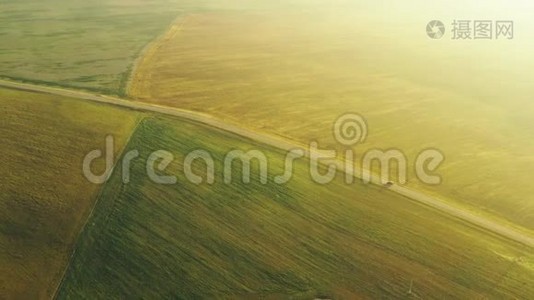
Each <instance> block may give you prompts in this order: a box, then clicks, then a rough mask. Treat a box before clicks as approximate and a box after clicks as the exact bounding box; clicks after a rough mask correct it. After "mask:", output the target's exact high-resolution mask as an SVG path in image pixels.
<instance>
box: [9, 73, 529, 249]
mask: <svg viewBox="0 0 534 300" xmlns="http://www.w3.org/2000/svg"><path fill="white" fill-rule="evenodd" d="M0 87H5V88H11V89H17V90H21V91H29V92H37V93H45V94H53V95H60V96H65V97H71V98H77V99H83V100H88V101H92V102H95V103H101V104H108V105H113V106H117V107H122V108H126V109H131V110H136V111H145V112H152V113H156V114H162V115H167V116H172V117H177V118H181V119H186V120H190V121H194V122H197V123H200V124H204V125H208V126H211V127H214V128H218V129H220V130H224V131H227V132H230V133H233V134H236V135H239V136H242V137H245V138H248V139H251V140H253V141H255V142H258V143H261V144H264V145H268V146H271V147H274V148H278V149H281V150H284V151H290V150H293V149H295V148H302V146H301V145H299V143H297V142H295V141H292V140H287V139H285V138H283V137H280V136H274V135H270V134H266V133H260V132H257V131H254V130H251V129H248V128H246V127H243V126H239V125H236V124H231V123H228V122H226V121H223V120H220V119H217V118H215V117H213V116H211V115H208V114H203V113H199V112H195V111H190V110H185V109H180V108H173V107H167V106H161V105H156V104H149V103H143V102H135V101H132V100H126V99H122V98H117V97H111V96H105V95H97V94H91V93H87V92H82V91H75V90H66V89H60V88H51V87H46V86H36V85H31V84H24V83H16V82H9V81H3V80H0ZM305 152H306V157H308V158H309V157H310V152H309V151H308V150H307V151H305ZM335 164H336V166H337V167H338V170H340V171H343V172H345V173H346V169H345V165H344V162H343V161H336V162H335ZM356 169H357V168H356ZM358 171H359V170H358ZM364 174H365V175H369V177H370V178H371V183H373V184H376V185H379V186H382V183H381V180H380V178H379V177H378V176H376V175H374V174H372V173H370V172H369V171H367V170H362V172H354V176H355V177H356V178H357V179H360V180H361V179H362V178H363V175H364ZM388 190H390V191H392V192H395V193H397V194H399V195H402V196H404V197H405V198H407V199H410V200H412V201H414V202H417V203H419V204H422V205H426V206H429V207H432V208H434V209H436V210H438V211H440V212H442V213H445V214H447V215H449V216H452V217H456V218H458V219H461V220H463V221H466V222H468V223H471V224H472V225H475V226H477V227H479V228H481V229H484V230H487V231H489V232H492V233H494V234H496V235H499V236H501V237H504V238H508V239H509V240H512V241H515V242H518V243H520V244H523V245H525V246H528V247H531V248H534V237H532V236H531V235H530V234H527V233H526V232H521V231H519V230H516V229H514V228H513V227H511V226H508V225H503V224H500V223H497V222H495V221H492V220H491V219H488V218H485V217H483V216H479V215H476V214H474V213H472V212H469V211H467V210H464V209H460V208H458V207H455V206H453V205H451V204H448V203H446V202H445V201H442V200H439V199H437V198H434V197H431V196H428V195H425V194H423V193H420V192H417V191H415V190H412V189H410V188H407V187H403V186H398V185H394V186H392V187H389V188H388Z"/></svg>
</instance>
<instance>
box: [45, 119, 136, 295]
mask: <svg viewBox="0 0 534 300" xmlns="http://www.w3.org/2000/svg"><path fill="white" fill-rule="evenodd" d="M145 118H146V116H139V118H138V120H137V122H136V124H135V126H134V127H133V128H132V131H131V134H130V135H129V136H128V138H127V139H126V141H125V143H124V146H123V148H122V149H121V150H120V151H119V153H118V154H117V156H116V160H115V161H114V162H113V166H112V168H111V172H110V175H109V177H110V178H111V176H113V173H114V172H115V170H116V166H117V164H118V163H119V162H120V161H121V159H122V156H123V155H124V152H125V151H126V149H128V146H129V145H130V141H131V139H132V137H133V136H134V135H135V133H136V132H137V129H138V128H139V126H140V125H141V123H142V122H143V120H144V119H145ZM106 184H107V182H106V183H104V184H102V185H101V186H100V189H99V191H98V194H97V196H96V198H95V200H94V201H93V205H92V206H91V210H90V211H89V214H88V215H87V218H86V219H85V222H84V223H83V224H82V225H81V226H80V231H79V232H78V234H77V236H76V239H75V240H74V244H73V248H72V252H71V254H70V256H69V259H68V261H67V265H66V266H65V269H64V270H63V272H62V273H63V274H62V276H61V279H60V280H59V283H58V285H57V288H56V289H55V292H54V295H53V297H52V299H57V297H58V296H59V291H60V290H61V287H62V286H63V283H64V281H65V277H66V276H67V273H68V271H69V269H70V267H71V264H72V262H73V260H74V258H75V256H76V250H77V248H78V244H79V243H80V239H81V238H82V236H83V233H84V231H85V230H86V228H87V225H88V224H89V221H90V220H91V219H92V218H93V215H94V212H95V209H96V207H97V205H98V203H99V202H100V199H101V198H102V194H103V192H104V189H105V187H106Z"/></svg>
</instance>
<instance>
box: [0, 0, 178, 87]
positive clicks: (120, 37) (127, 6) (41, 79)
mask: <svg viewBox="0 0 534 300" xmlns="http://www.w3.org/2000/svg"><path fill="white" fill-rule="evenodd" d="M175 2H176V1H172V0H157V1H150V2H148V1H141V0H133V1H124V0H110V1H79V0H76V1H68V0H32V1H0V6H1V10H2V15H3V18H2V19H3V20H2V26H0V39H1V40H2V43H1V44H0V61H2V63H1V64H0V76H1V77H5V78H9V79H14V80H19V81H27V82H33V83H39V84H48V85H57V86H63V87H69V88H77V89H86V90H93V91H98V92H102V93H108V94H119V95H122V94H124V93H123V91H124V87H125V86H126V82H127V80H128V77H129V74H130V71H131V67H132V65H133V63H134V61H135V59H136V57H137V56H138V55H139V54H140V53H141V51H142V50H143V48H144V47H145V46H146V45H147V44H149V43H150V42H151V41H152V40H153V39H154V38H156V37H157V36H158V35H159V34H160V33H161V32H164V31H165V30H166V28H167V27H168V26H169V25H170V24H171V23H172V21H173V20H174V19H175V18H176V17H178V16H179V15H180V13H181V10H180V7H179V6H176V5H175V6H174V7H173V6H172V5H171V4H172V3H175Z"/></svg>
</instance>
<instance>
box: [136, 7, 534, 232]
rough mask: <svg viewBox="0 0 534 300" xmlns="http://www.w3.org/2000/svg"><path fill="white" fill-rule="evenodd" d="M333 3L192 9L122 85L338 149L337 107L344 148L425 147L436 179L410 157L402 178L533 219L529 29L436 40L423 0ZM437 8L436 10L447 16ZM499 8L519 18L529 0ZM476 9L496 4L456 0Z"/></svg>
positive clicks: (469, 204) (489, 211)
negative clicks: (356, 119) (437, 161)
mask: <svg viewBox="0 0 534 300" xmlns="http://www.w3.org/2000/svg"><path fill="white" fill-rule="evenodd" d="M335 3H338V5H337V6H336V5H323V6H320V5H309V6H306V9H270V10H268V9H265V10H256V11H247V12H234V11H210V12H205V13H198V14H195V15H191V16H189V18H188V19H187V20H186V22H185V23H184V24H183V28H182V30H181V31H180V32H179V33H177V34H175V35H173V37H172V38H170V39H165V40H164V41H162V42H161V43H159V44H158V46H157V48H154V49H155V50H154V54H153V55H152V56H151V57H150V58H149V59H146V60H145V61H144V63H143V64H141V65H140V66H139V67H138V69H137V73H136V74H134V77H133V81H132V83H133V84H132V87H131V89H130V90H129V95H130V96H131V97H133V98H137V99H138V100H140V101H146V102H153V103H158V104H162V105H168V106H174V107H180V108H186V109H192V110H196V111H201V112H205V113H209V114H212V115H215V116H217V117H219V118H222V119H225V120H227V121H229V122H234V123H236V124H239V125H240V126H246V127H249V128H253V129H256V130H259V131H264V132H269V133H272V134H277V135H282V136H284V137H287V138H290V139H293V140H296V141H299V142H302V143H305V144H307V143H309V142H310V141H312V140H315V141H319V142H320V145H321V146H323V147H324V148H330V149H332V148H333V149H338V150H342V149H343V148H342V147H341V146H340V145H339V144H337V143H336V142H335V141H334V139H333V137H332V127H333V123H334V121H335V119H336V118H337V117H338V116H340V115H342V114H344V113H347V112H357V113H360V114H361V115H363V116H364V117H365V118H366V119H367V121H368V126H369V136H368V139H367V141H366V142H365V143H364V144H360V145H357V147H356V148H355V149H356V152H358V153H359V154H363V153H365V152H366V151H367V150H369V149H374V148H378V149H390V148H396V149H400V150H402V151H403V152H404V153H405V154H406V155H407V157H408V159H409V164H410V166H412V165H413V163H414V161H415V158H416V156H417V155H418V154H419V153H420V151H421V150H423V149H425V148H437V149H439V150H440V151H441V152H442V153H443V154H444V155H445V157H446V159H445V162H444V163H443V165H442V166H441V167H440V169H439V170H438V173H439V174H440V175H441V176H442V180H443V182H442V184H440V185H438V186H427V185H424V184H420V182H419V181H418V180H417V178H415V176H414V174H413V172H412V169H410V174H409V180H410V182H409V183H408V186H410V187H412V188H415V189H419V190H422V191H423V192H425V193H428V194H431V195H433V196H436V197H438V198H441V199H442V200H445V201H451V202H452V203H455V204H456V205H460V206H462V207H464V208H465V209H470V210H473V211H474V212H476V213H480V214H484V215H487V216H490V217H494V216H497V217H498V218H501V219H506V221H507V222H509V223H514V224H518V225H519V226H522V227H524V228H526V229H527V230H530V232H532V230H533V229H534V201H533V200H534V198H533V195H534V185H532V184H531V183H530V176H529V175H530V174H531V170H532V168H533V166H534V155H533V153H534V142H533V141H534V130H532V129H533V128H534V123H533V121H532V118H531V116H532V114H533V113H534V105H533V104H532V101H531V95H532V93H534V90H533V88H534V87H533V86H532V84H531V82H532V80H534V78H533V77H532V72H531V70H532V68H533V67H534V60H532V59H531V58H532V56H531V55H530V54H529V53H530V52H529V51H527V49H532V48H534V46H533V45H532V44H533V43H532V40H534V37H531V36H530V35H529V33H528V32H526V31H525V30H523V31H521V32H522V34H523V36H522V37H518V38H516V39H514V40H513V41H504V40H494V41H485V42H482V41H457V40H451V39H450V36H447V38H445V39H443V40H439V41H434V40H431V39H429V38H428V37H427V36H426V35H425V33H424V29H425V24H426V22H428V20H427V18H428V16H433V15H434V14H437V13H438V11H437V8H429V7H428V5H429V4H425V3H421V5H420V6H419V8H418V9H415V10H414V11H411V10H407V9H406V8H405V7H403V6H402V5H400V4H399V5H396V4H392V5H391V6H388V7H382V6H380V5H379V4H376V5H367V6H365V7H364V8H362V7H360V6H358V4H357V2H355V4H350V5H349V4H347V3H345V2H342V1H340V2H335ZM525 5H526V4H525ZM432 6H435V5H432ZM439 8H440V11H439V14H437V15H439V16H442V17H443V18H444V21H445V20H447V19H445V17H447V18H451V20H452V18H453V17H457V16H455V15H453V14H452V13H451V12H450V11H451V10H454V9H451V6H447V5H445V6H443V7H442V6H439ZM510 9H511V8H509V9H508V10H506V12H508V13H509V14H508V15H509V16H513V17H514V20H516V22H517V23H520V22H522V24H523V26H527V24H530V23H529V21H528V20H531V19H532V18H530V19H528V18H527V17H529V16H530V15H529V13H528V11H529V10H527V9H525V10H524V11H519V10H510ZM441 10H443V11H441ZM421 11H423V12H424V14H423V13H421ZM417 12H419V14H417ZM482 12H485V13H487V15H488V16H495V18H498V15H495V11H491V10H490V9H489V8H487V9H486V10H484V9H482V10H481V11H476V8H474V7H470V6H467V7H465V11H464V14H465V15H469V13H473V15H480V13H482ZM477 13H478V14H477ZM451 22H452V21H451ZM518 30H519V29H518ZM448 34H450V33H448Z"/></svg>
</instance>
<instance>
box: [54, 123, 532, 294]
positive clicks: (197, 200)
mask: <svg viewBox="0 0 534 300" xmlns="http://www.w3.org/2000/svg"><path fill="white" fill-rule="evenodd" d="M127 149H128V150H138V151H139V152H140V154H141V156H140V157H139V158H137V159H135V160H134V161H133V162H132V165H131V170H132V171H131V174H132V175H131V176H132V177H131V182H130V183H129V184H124V183H123V182H122V179H121V172H122V170H121V168H120V167H117V168H115V171H114V174H113V175H112V177H111V179H110V182H109V183H108V184H107V185H106V186H105V187H104V189H103V192H102V194H101V196H100V198H99V201H98V204H97V207H96V209H95V213H94V215H93V218H91V219H90V220H89V221H88V226H87V227H86V228H85V230H84V231H83V233H82V234H81V236H80V239H79V243H78V244H77V251H76V255H75V256H74V257H73V260H72V263H71V265H70V268H69V270H68V272H67V274H66V277H65V279H64V282H63V285H62V287H61V289H60V292H59V299H95V298H107V299H123V298H125V297H133V298H149V299H170V298H183V299H191V298H215V297H217V298H232V299H235V298H243V299H251V298H267V299H270V298H274V299H276V298H282V297H283V298H288V297H294V298H295V299H310V298H313V297H321V296H322V297H332V298H333V299H354V298H377V297H386V298H402V297H409V296H410V295H408V290H409V287H410V283H411V282H412V280H413V287H412V292H413V293H415V294H416V295H417V296H419V297H422V298H441V299H444V298H447V299H478V298H484V297H496V298H528V296H529V295H531V294H532V293H534V290H533V288H534V286H532V285H531V284H530V282H531V280H532V278H533V276H534V257H533V256H532V253H531V252H529V251H528V250H529V249H527V248H524V247H523V246H519V245H515V244H514V243H510V242H509V241H505V240H500V239H498V238H496V237H493V236H491V235H489V234H487V233H485V232H481V231H478V230H476V229H474V228H471V227H469V226H468V225H466V224H463V223H461V222H458V221H457V220H454V219H450V218H448V217H446V216H444V215H441V214H440V213H438V212H436V211H434V210H430V209H428V208H426V207H423V206H420V205H416V204H413V203H411V202H410V201H409V200H407V199H405V198H402V197H401V196H399V195H397V194H395V193H393V192H391V191H389V190H387V189H385V188H382V187H378V186H371V185H363V184H361V183H360V182H358V183H356V184H354V185H346V184H344V181H343V178H342V176H341V175H340V176H339V178H337V179H336V180H335V181H334V182H333V183H331V184H329V185H317V184H315V183H313V182H312V181H311V179H310V178H309V175H308V166H307V165H308V163H307V162H306V160H305V159H302V160H299V161H297V164H296V165H295V173H294V177H293V179H292V180H291V181H289V182H288V183H287V184H285V185H276V184H274V183H272V177H271V178H269V183H268V184H266V185H263V184H261V183H259V181H258V180H255V179H253V180H252V182H251V183H250V184H243V183H242V182H240V180H239V178H240V175H241V168H240V165H239V164H236V165H235V166H234V167H235V168H234V169H233V175H234V177H233V178H237V180H236V181H234V183H232V184H230V185H226V184H224V183H223V182H222V178H221V173H222V171H221V169H222V161H223V159H224V155H225V154H226V153H227V151H229V150H232V149H241V150H244V151H247V150H250V149H261V150H264V151H265V153H267V155H268V157H269V158H270V160H269V169H270V174H271V175H273V176H274V175H279V174H282V173H283V172H282V171H283V166H284V156H283V153H280V152H278V151H277V150H274V149H269V148H266V147H265V146H264V145H257V144H254V143H253V142H251V141H249V140H245V139H242V138H240V137H237V136H234V135H231V134H228V133H226V132H222V131H219V130H215V129H213V128H208V127H204V126H200V125H196V124H193V123H188V122H184V121H180V120H175V119H167V118H147V119H145V120H143V122H142V123H141V124H140V125H139V126H138V129H137V130H136V132H135V134H134V136H133V137H132V138H131V140H130V142H129V144H128V147H127ZM161 149H165V150H167V151H171V152H172V153H173V155H174V157H175V160H174V162H173V163H172V164H171V165H170V166H169V167H168V168H167V169H166V170H165V171H164V172H163V171H162V172H160V173H159V174H160V175H176V176H177V177H178V183H177V184H176V185H160V184H155V183H153V182H152V181H150V180H149V178H148V177H147V175H146V172H145V168H146V160H147V157H148V156H149V154H150V153H151V152H152V151H155V150H161ZM198 149H204V150H207V151H209V152H210V153H211V155H212V156H213V158H214V160H215V162H216V170H217V172H216V174H217V175H216V180H215V184H214V185H208V184H205V183H204V184H201V185H195V184H193V183H190V182H189V181H187V180H186V178H185V176H184V174H183V163H182V162H183V159H184V157H185V155H186V154H187V153H189V152H190V151H193V150H198ZM194 169H195V172H197V174H203V172H204V173H205V167H204V166H203V164H202V163H201V162H197V163H196V164H195V165H194ZM253 169H254V170H255V171H254V172H253V173H252V174H257V166H254V168H253ZM203 170H204V171H203ZM412 296H413V295H412Z"/></svg>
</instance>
